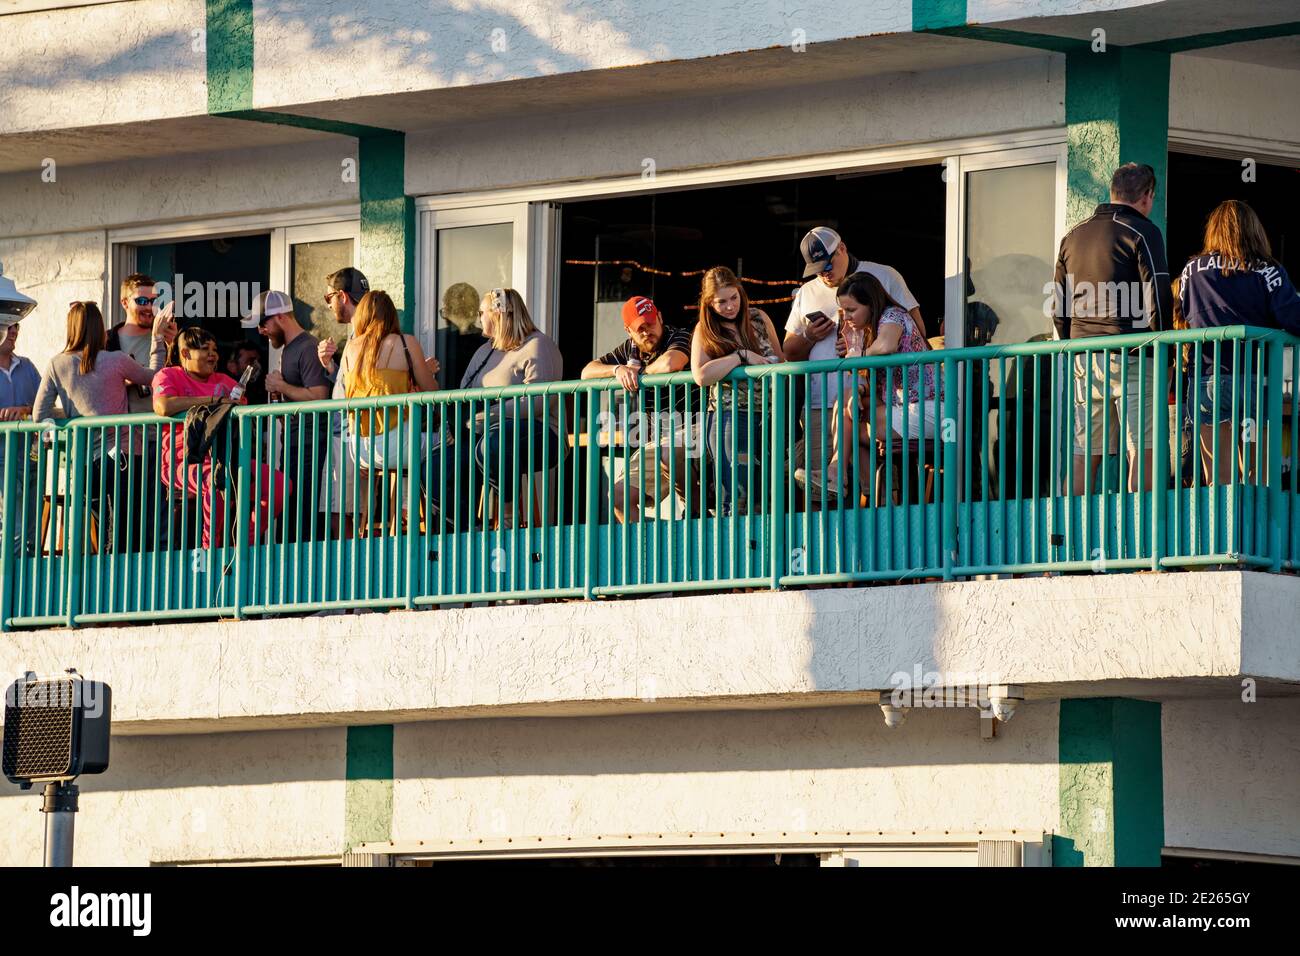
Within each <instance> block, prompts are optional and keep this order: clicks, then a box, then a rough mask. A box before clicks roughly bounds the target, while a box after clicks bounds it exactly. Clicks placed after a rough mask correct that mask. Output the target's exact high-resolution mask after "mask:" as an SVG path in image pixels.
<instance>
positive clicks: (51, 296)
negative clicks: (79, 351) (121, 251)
mask: <svg viewBox="0 0 1300 956" xmlns="http://www.w3.org/2000/svg"><path fill="white" fill-rule="evenodd" d="M105 235H106V234H105V233H104V232H103V231H102V230H95V231H91V232H68V233H63V234H61V235H54V236H29V237H26V238H22V239H0V263H3V264H4V270H5V275H7V276H8V277H10V278H11V279H13V280H14V281H15V282H16V283H18V286H19V289H20V290H21V291H22V292H24V293H26V294H27V295H29V296H31V297H32V298H33V299H35V300H36V301H37V303H38V305H37V306H36V308H35V309H34V310H33V311H32V312H31V313H30V314H29V315H28V316H27V318H25V319H23V321H22V323H21V325H20V326H19V331H18V354H19V355H25V356H26V357H27V358H29V359H31V360H32V361H33V362H35V363H36V367H37V368H38V369H40V370H41V371H42V372H43V371H44V370H45V367H46V364H47V363H48V362H49V360H50V358H52V357H53V356H54V355H55V353H57V352H59V351H62V349H63V345H64V342H65V341H66V335H67V317H68V303H69V302H72V301H76V300H81V299H89V300H91V301H92V302H102V301H103V297H104V275H105V269H106V268H107V265H106V261H107V258H106V253H105V242H106V239H105Z"/></svg>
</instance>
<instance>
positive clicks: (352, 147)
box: [0, 120, 358, 271]
mask: <svg viewBox="0 0 1300 956" xmlns="http://www.w3.org/2000/svg"><path fill="white" fill-rule="evenodd" d="M212 122H214V123H215V122H218V121H217V120H213V121H212ZM219 122H223V123H226V124H228V125H229V137H228V140H227V143H228V144H229V147H230V148H229V149H226V150H221V151H216V152H208V153H201V154H198V155H190V156H151V155H148V154H146V155H145V157H143V158H141V159H138V160H132V161H130V162H121V163H106V164H102V165H92V166H74V167H69V168H63V167H61V168H60V170H59V174H58V180H57V181H56V182H53V183H45V182H41V180H40V176H39V174H37V173H14V174H10V175H8V176H0V196H3V197H4V203H3V205H2V206H0V237H15V236H25V235H44V234H48V233H55V232H71V231H81V230H85V229H92V228H101V229H102V228H114V227H119V226H133V225H141V224H150V223H166V222H171V221H180V220H185V219H193V218H197V217H204V216H225V215H235V214H239V213H252V212H265V211H277V210H285V209H296V208H303V207H310V206H318V205H328V204H331V203H342V202H356V201H357V198H358V192H357V183H356V182H355V181H353V182H345V181H344V179H343V174H342V161H343V160H344V159H346V158H352V159H355V158H356V155H357V147H356V140H355V139H353V138H352V137H350V136H328V137H322V138H320V139H317V140H314V141H311V142H304V143H297V144H293V145H288V146H275V147H269V148H262V149H240V148H238V145H239V141H240V140H239V136H240V132H241V131H242V130H244V129H245V128H247V127H248V126H257V125H258V124H252V123H244V122H242V121H238V120H221V121H219ZM6 271H8V270H6Z"/></svg>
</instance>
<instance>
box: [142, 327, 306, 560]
mask: <svg viewBox="0 0 1300 956" xmlns="http://www.w3.org/2000/svg"><path fill="white" fill-rule="evenodd" d="M174 348H175V349H176V350H177V351H176V354H177V355H178V356H179V360H180V364H179V365H172V366H169V367H168V368H165V369H163V370H162V371H160V372H159V373H158V374H157V375H155V376H154V379H153V410H154V412H155V413H156V414H158V415H162V416H164V417H171V416H172V415H177V414H179V413H181V412H184V411H188V410H189V409H191V408H193V407H194V406H196V405H205V404H208V403H210V402H211V401H212V400H213V399H217V400H219V401H223V402H230V403H232V404H234V403H236V402H237V403H238V404H240V405H243V404H245V403H246V399H244V398H242V397H241V398H239V399H234V398H231V397H230V394H231V392H232V390H233V389H234V388H235V386H236V385H237V384H238V383H237V382H236V381H235V380H234V379H233V378H231V377H230V376H229V375H223V374H222V373H221V372H218V371H217V370H216V368H217V340H216V339H215V338H214V337H213V335H212V333H211V332H209V331H207V330H206V329H201V328H198V327H197V326H195V327H191V328H188V329H185V330H184V331H183V332H181V334H180V335H179V336H178V337H177V339H176V344H175V346H174ZM161 445H162V481H163V484H165V485H168V486H169V487H171V488H174V489H176V490H177V491H179V492H181V493H182V494H185V495H188V496H190V497H194V496H196V495H197V496H198V497H199V498H200V499H201V500H202V502H203V547H205V548H208V547H211V545H212V541H213V535H212V532H211V529H212V526H213V524H214V523H215V525H216V545H217V547H221V544H222V541H223V539H224V538H225V527H226V522H225V495H224V494H223V492H222V491H221V490H215V489H213V487H212V458H211V456H209V457H208V458H205V459H204V461H203V464H202V466H199V465H189V466H188V467H187V466H186V465H185V436H184V426H183V425H180V424H177V425H175V426H173V427H172V428H168V429H165V430H164V431H163V434H162V442H161ZM254 486H255V487H258V488H260V489H261V494H262V500H261V501H259V502H258V505H257V514H256V515H255V516H254V520H255V524H254V526H253V527H252V528H250V529H249V540H250V541H251V540H255V538H254V536H255V534H257V533H259V532H261V531H264V530H265V529H266V526H267V511H268V510H269V509H270V507H271V506H272V504H273V505H274V507H275V514H276V515H277V516H278V515H279V514H280V509H281V507H283V505H284V486H285V479H284V475H283V474H281V473H280V472H278V471H277V472H272V471H271V469H270V467H269V466H268V465H262V466H261V478H260V480H255V481H254Z"/></svg>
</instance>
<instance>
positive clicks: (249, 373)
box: [230, 362, 259, 401]
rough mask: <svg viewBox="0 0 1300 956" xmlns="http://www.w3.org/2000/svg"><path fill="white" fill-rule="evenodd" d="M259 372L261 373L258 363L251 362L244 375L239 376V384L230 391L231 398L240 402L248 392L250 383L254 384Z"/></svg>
mask: <svg viewBox="0 0 1300 956" xmlns="http://www.w3.org/2000/svg"><path fill="white" fill-rule="evenodd" d="M258 371H259V368H258V364H257V363H256V362H249V363H248V367H247V368H246V369H244V374H243V375H241V376H239V382H238V384H236V385H235V387H234V388H232V389H231V390H230V397H231V398H233V399H234V400H235V401H239V400H240V399H241V398H243V397H244V392H246V391H247V390H248V385H249V383H250V382H252V381H253V379H254V378H256V377H257V373H258Z"/></svg>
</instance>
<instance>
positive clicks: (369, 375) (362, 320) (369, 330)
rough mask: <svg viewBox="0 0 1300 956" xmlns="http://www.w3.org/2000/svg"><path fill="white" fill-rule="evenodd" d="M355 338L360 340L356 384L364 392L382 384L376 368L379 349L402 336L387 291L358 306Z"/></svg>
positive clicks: (366, 298) (365, 297)
mask: <svg viewBox="0 0 1300 956" xmlns="http://www.w3.org/2000/svg"><path fill="white" fill-rule="evenodd" d="M352 329H353V336H354V337H355V338H356V340H357V364H356V369H355V370H354V372H355V375H356V382H357V384H358V385H359V386H360V387H361V388H362V389H371V388H374V387H376V385H377V384H378V382H377V380H376V377H375V366H376V365H377V364H378V361H379V346H380V344H381V343H382V342H383V341H384V339H386V338H387V337H388V336H390V335H400V334H401V333H402V329H401V326H400V325H398V323H397V307H396V306H394V305H393V300H392V299H391V298H389V296H388V293H387V292H385V291H384V290H383V289H372V290H371V291H369V292H367V293H366V294H365V295H363V296H362V297H361V301H360V302H358V303H357V311H356V314H355V315H353V317H352Z"/></svg>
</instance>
